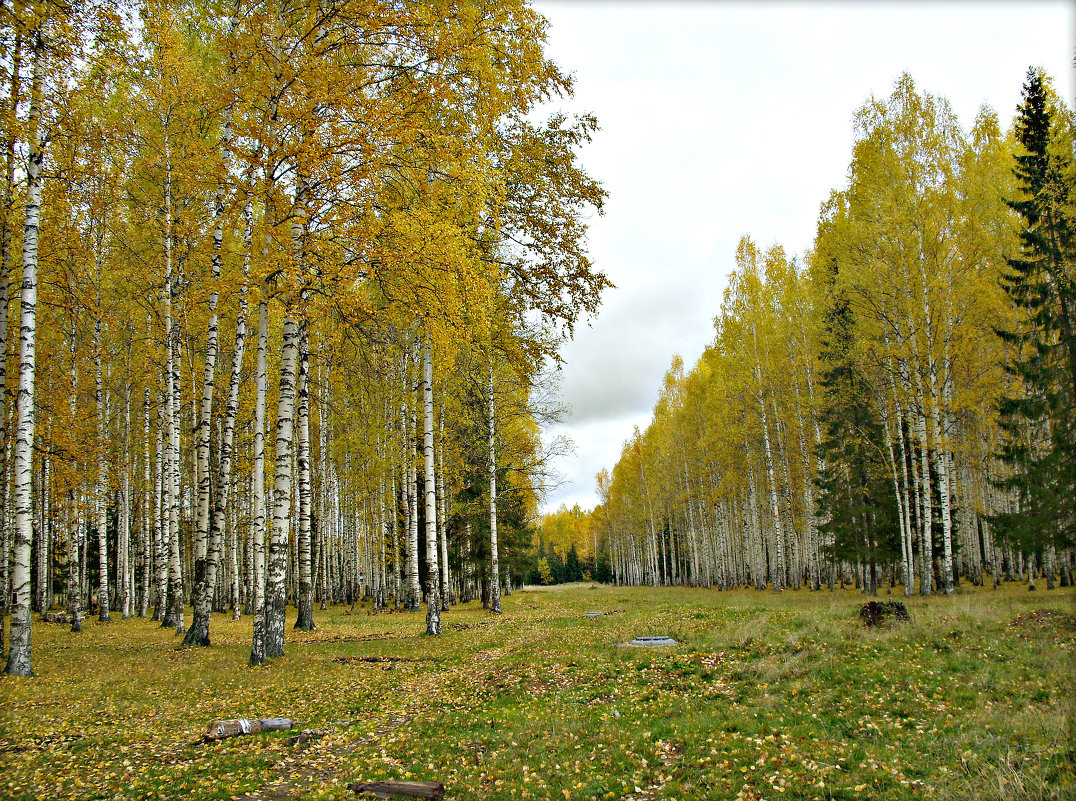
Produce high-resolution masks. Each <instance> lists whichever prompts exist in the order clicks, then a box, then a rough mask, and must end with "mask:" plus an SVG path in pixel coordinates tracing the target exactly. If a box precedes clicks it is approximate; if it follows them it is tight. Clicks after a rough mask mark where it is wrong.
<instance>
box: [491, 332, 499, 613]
mask: <svg viewBox="0 0 1076 801" xmlns="http://www.w3.org/2000/svg"><path fill="white" fill-rule="evenodd" d="M488 389H489V565H490V581H489V608H490V611H491V612H495V613H496V614H500V613H501V559H500V554H499V552H498V549H497V437H496V434H497V427H496V424H495V420H496V418H495V416H494V413H495V409H496V401H495V399H494V393H493V358H492V353H491V354H490V364H489V386H488Z"/></svg>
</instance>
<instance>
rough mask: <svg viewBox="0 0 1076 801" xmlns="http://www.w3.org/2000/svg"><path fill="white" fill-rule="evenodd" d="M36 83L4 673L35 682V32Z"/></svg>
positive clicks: (39, 156)
mask: <svg viewBox="0 0 1076 801" xmlns="http://www.w3.org/2000/svg"><path fill="white" fill-rule="evenodd" d="M32 52H33V77H32V78H31V89H30V118H29V123H30V124H29V130H30V137H29V138H30V143H31V145H30V157H29V159H28V161H27V166H26V222H25V224H24V227H23V238H22V292H21V295H20V320H19V390H18V393H19V394H18V397H17V399H16V403H15V409H16V412H15V418H16V424H15V425H16V427H15V453H14V471H15V488H14V489H15V491H14V498H13V500H14V507H15V530H14V534H15V537H14V549H13V554H12V556H13V562H14V569H13V571H12V594H13V595H14V599H15V605H14V609H13V610H12V616H11V642H10V647H9V650H8V658H7V666H6V668H5V671H6V672H7V674H8V675H11V676H32V675H34V672H33V669H32V667H31V660H30V651H31V633H30V547H31V542H32V538H33V513H34V508H33V498H32V497H31V485H32V483H33V457H34V379H35V376H36V367H37V360H36V354H37V348H36V345H37V265H38V239H39V235H40V224H41V183H42V180H41V164H42V161H43V160H44V142H43V141H42V138H41V125H40V118H41V92H42V86H43V83H44V78H45V74H44V73H45V40H44V35H43V32H42V31H41V30H40V28H39V29H38V30H36V31H34V32H33V45H32Z"/></svg>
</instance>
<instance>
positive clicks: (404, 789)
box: [347, 781, 445, 801]
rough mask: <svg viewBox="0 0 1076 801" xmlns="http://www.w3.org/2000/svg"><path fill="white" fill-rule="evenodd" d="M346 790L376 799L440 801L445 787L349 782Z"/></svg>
mask: <svg viewBox="0 0 1076 801" xmlns="http://www.w3.org/2000/svg"><path fill="white" fill-rule="evenodd" d="M347 789H349V790H354V791H355V792H356V793H373V794H374V795H376V796H377V797H378V798H388V797H389V796H393V795H396V796H405V797H407V798H432V799H433V801H440V800H441V799H442V798H444V795H445V786H444V785H443V784H441V782H392V781H386V782H351V783H350V784H349V785H348V786H347Z"/></svg>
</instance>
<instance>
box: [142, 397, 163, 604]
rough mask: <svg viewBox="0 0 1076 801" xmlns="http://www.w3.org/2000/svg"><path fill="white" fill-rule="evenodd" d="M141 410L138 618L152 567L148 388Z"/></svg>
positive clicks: (144, 600) (147, 600) (146, 595)
mask: <svg viewBox="0 0 1076 801" xmlns="http://www.w3.org/2000/svg"><path fill="white" fill-rule="evenodd" d="M142 408H143V411H144V416H143V421H142V444H143V452H142V549H141V550H142V592H141V596H140V598H139V604H138V616H139V617H145V616H146V615H147V614H148V613H149V587H150V573H151V565H152V558H151V552H150V548H151V544H152V542H153V533H152V525H153V520H154V519H155V516H154V514H153V497H154V492H153V480H152V477H151V462H150V451H149V437H150V423H149V387H148V386H147V387H146V389H145V396H144V398H143V401H142ZM158 458H159V457H158Z"/></svg>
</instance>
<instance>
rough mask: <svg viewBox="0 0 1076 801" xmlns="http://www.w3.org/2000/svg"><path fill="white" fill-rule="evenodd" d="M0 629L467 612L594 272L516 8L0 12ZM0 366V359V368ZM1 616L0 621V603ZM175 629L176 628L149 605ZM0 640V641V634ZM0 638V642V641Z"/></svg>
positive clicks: (492, 558)
mask: <svg viewBox="0 0 1076 801" xmlns="http://www.w3.org/2000/svg"><path fill="white" fill-rule="evenodd" d="M0 14H2V24H0V66H2V70H3V72H2V76H0V77H2V80H3V87H2V102H3V111H2V120H3V129H2V132H3V137H2V141H3V154H2V157H0V159H2V161H3V164H4V174H3V179H2V187H0V190H2V193H3V197H2V203H0V213H2V215H3V217H2V234H3V239H2V253H0V281H2V283H0V304H2V305H0V326H4V328H3V329H0V348H3V350H2V351H0V369H2V370H4V371H5V372H4V373H3V374H2V375H0V386H3V388H4V390H5V391H4V393H3V395H2V399H3V401H2V402H3V406H2V407H0V425H2V426H3V429H0V449H2V453H3V482H2V489H0V492H2V493H3V496H2V498H0V506H2V508H3V513H2V514H0V556H2V559H0V596H2V598H3V599H4V601H3V603H4V606H3V607H0V621H3V620H4V615H5V614H6V613H7V612H8V611H10V614H11V629H10V639H9V648H8V656H7V661H6V671H7V672H8V673H10V674H15V675H23V676H26V675H31V674H32V662H31V622H32V613H33V612H34V611H37V612H40V613H42V614H45V613H48V612H49V610H52V609H54V608H59V607H62V608H63V609H64V614H66V616H67V617H66V618H65V619H67V620H69V621H70V624H71V628H72V630H73V631H78V630H79V629H80V628H81V622H82V618H83V616H84V615H85V614H86V613H88V612H92V613H95V614H96V615H97V616H98V618H99V620H101V621H108V620H110V619H111V617H112V616H113V615H122V616H124V617H127V616H132V615H140V616H152V617H153V619H154V620H159V621H160V624H161V626H162V627H164V628H166V629H170V630H173V631H174V632H175V633H176V634H182V635H183V636H184V638H185V641H186V642H187V643H189V644H194V645H208V644H209V643H210V625H211V612H213V611H225V610H230V612H231V614H233V615H235V616H240V615H243V614H248V615H250V617H251V620H252V649H251V657H250V661H251V662H252V663H254V664H257V663H260V662H263V661H265V660H266V659H268V658H272V657H274V656H279V655H280V654H282V653H283V648H284V630H285V615H286V607H287V605H288V603H289V602H290V603H292V604H294V606H295V610H296V614H295V617H296V620H295V623H294V625H295V627H297V628H301V629H310V628H313V626H314V617H315V611H314V608H315V606H316V605H317V604H318V603H319V602H320V603H321V604H322V605H324V604H326V603H335V602H351V603H355V602H356V601H357V600H359V599H360V598H363V599H369V600H370V601H371V602H372V603H373V604H374V605H375V606H376V607H379V608H386V607H396V608H404V609H408V610H418V609H419V607H420V604H421V603H422V602H423V601H425V602H426V606H427V614H426V630H427V631H428V632H429V633H430V634H437V633H439V632H440V630H441V623H440V615H441V613H442V612H443V611H444V610H446V609H448V608H449V604H450V603H452V602H456V601H467V600H470V599H473V598H476V597H481V598H482V600H483V601H484V602H485V603H486V604H487V605H488V606H489V607H490V608H491V609H493V610H494V611H500V592H501V590H502V587H510V586H511V564H512V558H513V556H512V554H513V552H514V550H516V549H518V548H519V547H521V546H523V545H526V544H527V543H526V542H523V541H521V540H523V539H524V537H523V535H522V534H521V533H520V532H522V531H523V529H524V528H525V525H526V521H527V520H528V519H529V517H530V515H531V514H532V513H533V510H534V507H535V504H536V493H537V492H538V491H539V489H540V483H541V481H542V476H543V469H544V466H543V465H544V461H543V453H542V445H541V442H540V438H539V436H538V427H537V423H536V421H537V420H538V419H539V418H540V417H541V414H542V413H543V410H542V409H540V408H536V406H535V395H534V394H532V392H531V390H532V387H533V386H534V385H535V383H536V381H537V379H538V375H539V373H540V372H541V371H542V370H543V369H545V368H547V367H548V366H549V365H550V364H551V363H553V362H555V360H556V353H557V348H558V346H559V343H560V342H562V341H563V339H564V338H565V337H566V336H570V334H571V331H572V326H573V325H574V323H575V322H576V320H577V318H578V317H579V315H582V314H588V313H592V312H593V311H594V310H595V309H596V308H597V305H598V303H599V301H600V294H601V292H602V290H603V289H604V288H605V287H607V286H608V285H609V284H608V281H607V280H606V278H605V276H604V275H602V274H601V273H600V272H597V271H596V270H594V269H593V268H592V266H591V264H590V261H589V259H588V258H587V255H586V253H585V243H584V234H585V216H586V215H587V214H589V213H591V212H592V211H594V210H597V211H600V210H601V205H602V201H603V198H604V192H603V190H602V189H601V187H600V186H599V185H598V184H597V183H596V182H595V181H594V180H592V179H591V178H590V177H589V176H588V175H586V173H584V172H583V171H582V170H581V168H580V167H579V166H578V164H577V162H576V152H577V150H578V147H579V146H580V145H581V144H582V143H583V142H585V141H587V140H588V139H589V137H590V135H591V133H592V132H593V130H594V128H595V122H594V120H593V119H592V118H590V117H581V118H568V117H566V116H564V115H560V114H554V115H552V116H550V117H549V118H548V119H546V120H544V121H541V122H539V121H538V119H539V112H540V110H541V107H543V106H544V105H545V104H547V103H549V102H550V101H555V100H556V98H558V97H562V96H565V95H568V94H570V93H571V81H570V79H569V78H568V77H566V76H565V75H564V74H563V73H562V72H561V71H560V70H559V69H558V67H557V66H556V65H555V64H553V63H552V62H551V61H550V60H549V59H547V58H546V57H545V55H544V52H543V45H544V39H545V29H546V23H545V21H544V19H543V18H542V17H540V16H539V15H538V14H537V13H536V12H535V11H534V10H533V9H532V8H530V7H529V6H528V4H527V3H526V2H525V0H508V1H507V2H505V0H496V1H494V0H468V1H467V2H453V3H447V2H439V1H438V0H424V1H422V2H412V1H410V0H408V1H407V2H381V1H380V0H372V1H370V0H368V1H365V2H358V0H320V2H316V3H315V2H305V1H304V0H226V1H225V2H222V3H215V2H202V0H189V1H185V2H162V1H160V0H145V1H144V2H136V1H135V0H131V2H129V3H114V2H94V0H84V1H80V0H76V2H74V3H68V4H57V3H52V2H46V1H45V0H41V1H40V2H39V0H4V2H3V3H2V5H0ZM9 368H11V369H9ZM8 599H11V604H12V605H11V607H10V609H9V608H8V607H7V601H8ZM187 614H189V615H190V618H189V620H186V621H185V615H187ZM2 633H3V629H2V628H0V635H2ZM2 644H3V638H2V637H0V645H2Z"/></svg>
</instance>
